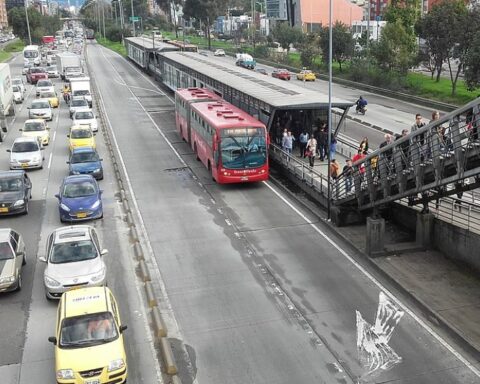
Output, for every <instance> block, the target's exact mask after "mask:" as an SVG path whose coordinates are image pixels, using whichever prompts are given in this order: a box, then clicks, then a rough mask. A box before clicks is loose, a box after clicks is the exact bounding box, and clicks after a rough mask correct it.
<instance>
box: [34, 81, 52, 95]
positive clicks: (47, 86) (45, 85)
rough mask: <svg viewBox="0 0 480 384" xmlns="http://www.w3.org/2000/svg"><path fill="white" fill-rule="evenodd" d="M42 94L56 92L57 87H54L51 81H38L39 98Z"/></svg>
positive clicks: (37, 92) (37, 91)
mask: <svg viewBox="0 0 480 384" xmlns="http://www.w3.org/2000/svg"><path fill="white" fill-rule="evenodd" d="M41 92H55V87H54V86H53V84H52V81H51V80H38V81H37V87H36V94H37V96H39V95H40V93H41Z"/></svg>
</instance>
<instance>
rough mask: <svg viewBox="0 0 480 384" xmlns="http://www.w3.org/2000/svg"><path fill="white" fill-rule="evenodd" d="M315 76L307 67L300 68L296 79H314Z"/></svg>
mask: <svg viewBox="0 0 480 384" xmlns="http://www.w3.org/2000/svg"><path fill="white" fill-rule="evenodd" d="M316 79H317V76H315V73H313V72H312V71H311V70H309V69H302V70H301V71H300V72H299V73H297V80H302V81H315V80H316Z"/></svg>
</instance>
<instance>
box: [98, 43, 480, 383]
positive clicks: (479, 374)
mask: <svg viewBox="0 0 480 384" xmlns="http://www.w3.org/2000/svg"><path fill="white" fill-rule="evenodd" d="M112 52H113V51H112ZM113 53H114V54H117V55H118V56H119V57H121V58H123V59H124V60H125V58H124V57H123V56H121V55H120V54H118V53H116V52H113ZM102 54H103V56H104V57H105V59H106V60H107V61H108V62H109V63H110V65H111V66H112V68H113V70H114V71H115V72H116V73H117V74H118V71H117V70H116V69H115V67H114V66H113V64H112V63H111V62H110V60H109V59H107V58H106V56H105V54H104V53H103V49H102ZM125 62H127V63H128V64H129V65H130V66H131V67H132V68H133V69H134V70H135V71H136V72H138V73H139V74H140V75H141V76H142V77H144V78H145V79H146V80H147V81H148V82H150V83H151V84H153V83H152V82H151V81H150V79H149V78H147V77H146V76H145V75H144V74H143V73H142V72H140V71H139V70H138V69H137V68H135V67H134V66H133V65H132V64H131V63H130V62H129V61H128V60H125ZM127 87H128V86H127ZM130 93H131V94H132V95H133V97H135V94H134V93H133V92H132V91H131V90H130ZM166 96H167V95H166ZM167 98H168V96H167ZM135 99H136V100H137V102H138V103H139V104H140V107H141V108H142V109H143V110H144V111H145V113H146V114H147V116H148V117H149V118H150V120H151V121H152V123H153V124H154V126H155V128H156V129H157V131H158V132H159V133H160V134H161V135H162V137H163V138H164V139H165V141H166V142H167V144H168V145H169V146H170V148H172V149H173V151H174V153H175V155H176V156H177V157H179V156H180V155H179V153H178V152H177V151H176V150H175V148H173V146H172V144H171V143H170V141H169V140H168V139H167V138H166V136H165V135H164V134H163V133H162V132H161V131H160V128H159V127H158V126H157V124H156V123H155V121H153V119H152V117H151V116H150V114H149V113H148V112H147V110H146V109H145V108H144V107H143V105H142V104H141V103H140V101H139V100H138V98H136V97H135ZM169 99H170V100H171V101H172V102H173V100H172V99H171V98H169ZM114 142H115V146H117V143H116V140H115V138H114ZM117 150H119V148H118V146H117ZM120 158H121V163H122V167H123V169H124V171H125V175H127V173H126V170H125V164H124V162H123V159H122V157H121V155H120ZM181 161H182V163H183V164H185V162H184V161H183V160H182V159H181ZM127 183H128V185H129V188H130V190H131V191H132V192H133V190H132V187H131V184H130V181H129V179H128V176H127ZM263 183H264V184H265V185H266V186H267V187H268V188H269V189H270V190H271V191H272V192H273V193H274V194H275V195H277V196H278V197H279V198H280V199H281V200H283V202H284V203H285V204H287V205H288V206H289V207H290V208H291V209H292V210H293V211H294V212H296V213H297V214H298V215H299V216H300V217H301V218H303V219H304V220H305V221H306V222H307V223H308V224H309V225H310V226H311V227H312V228H313V229H314V230H315V231H316V232H317V233H318V234H320V235H321V236H322V237H323V238H324V239H325V240H327V241H328V242H329V243H330V244H331V245H332V246H333V247H334V248H336V249H337V251H338V252H340V253H341V254H342V255H343V256H344V257H345V258H346V259H348V260H349V261H350V262H351V263H352V264H353V265H354V266H355V267H356V268H357V269H358V270H360V272H362V273H363V274H364V275H365V276H366V277H367V278H368V279H369V280H370V281H372V282H373V283H374V284H375V285H376V286H377V287H378V288H379V289H380V290H382V291H384V293H385V294H386V295H387V296H388V297H389V298H390V299H392V300H393V301H394V302H395V303H397V305H399V306H400V307H401V308H402V309H403V310H404V311H405V312H406V313H408V314H409V315H410V316H411V317H412V318H413V319H414V320H415V321H416V322H417V323H418V324H419V325H420V326H421V327H422V328H424V329H425V330H426V331H427V332H428V333H429V334H430V335H432V336H433V338H435V339H436V340H437V341H438V342H439V343H440V344H441V345H442V346H443V347H444V348H446V349H447V350H448V351H449V352H450V353H451V354H452V355H454V356H455V357H456V358H457V359H458V360H459V361H461V362H462V363H463V364H464V365H465V366H466V367H467V368H469V369H470V370H471V371H472V372H473V373H474V374H475V376H477V377H480V370H479V369H477V368H476V367H475V366H474V365H472V364H471V363H470V362H469V361H468V360H467V359H466V358H464V357H463V356H462V355H461V354H460V353H459V352H458V351H456V350H455V348H454V347H452V346H451V345H450V344H449V343H448V342H447V341H446V340H445V339H444V338H443V337H441V336H440V335H439V334H437V333H436V332H435V331H434V330H433V329H432V328H431V327H430V326H429V325H428V324H427V323H425V322H424V321H423V320H422V319H420V318H419V317H418V316H417V315H416V314H415V313H414V312H413V311H411V310H410V309H409V308H408V307H407V306H406V305H405V304H403V303H402V302H401V301H400V300H399V299H397V298H396V297H395V296H394V295H393V294H392V293H391V292H390V291H388V290H387V289H386V288H385V287H384V286H383V285H382V284H381V283H380V282H379V281H378V280H377V279H375V277H373V276H372V275H371V274H370V273H369V272H368V271H367V270H366V269H365V268H363V267H362V266H361V265H360V264H358V263H357V262H356V261H355V260H354V259H353V258H352V257H351V256H350V255H349V254H348V253H347V252H345V251H344V250H343V249H342V248H341V247H340V246H339V245H338V244H336V243H335V242H334V241H333V240H331V239H330V238H329V237H328V236H327V235H326V234H325V233H324V232H323V231H322V230H321V229H319V228H318V227H317V226H316V225H315V224H314V223H313V222H312V221H311V220H309V219H308V218H307V217H306V216H305V215H304V214H303V213H301V212H300V211H299V210H298V209H297V208H295V207H294V206H293V204H291V203H290V202H289V201H288V200H287V199H286V198H285V197H284V196H282V195H281V194H280V192H278V191H276V190H275V189H274V188H273V187H272V186H271V185H270V184H269V183H268V182H266V181H263ZM132 196H133V198H134V199H133V201H134V205H135V209H136V210H137V212H138V213H139V216H140V220H141V224H142V231H144V233H145V234H146V229H145V226H144V223H143V219H142V216H141V215H140V210H139V208H138V205H137V202H136V199H135V196H134V195H133V194H132ZM147 241H148V240H147ZM148 245H149V248H150V250H151V251H153V249H152V248H151V244H150V241H148ZM167 300H168V298H167ZM168 304H170V302H169V303H168Z"/></svg>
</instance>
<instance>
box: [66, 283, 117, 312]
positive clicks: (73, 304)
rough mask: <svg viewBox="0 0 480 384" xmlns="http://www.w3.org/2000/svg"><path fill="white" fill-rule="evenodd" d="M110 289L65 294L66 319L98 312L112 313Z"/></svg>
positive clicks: (92, 288)
mask: <svg viewBox="0 0 480 384" xmlns="http://www.w3.org/2000/svg"><path fill="white" fill-rule="evenodd" d="M110 294H111V292H110V289H109V288H108V287H105V286H102V287H88V288H79V289H72V290H70V291H67V292H65V293H64V294H63V296H62V299H63V313H62V316H64V317H74V316H81V315H86V314H89V313H97V312H105V311H108V312H110V308H111V303H110Z"/></svg>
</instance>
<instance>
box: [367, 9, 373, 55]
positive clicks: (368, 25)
mask: <svg viewBox="0 0 480 384" xmlns="http://www.w3.org/2000/svg"><path fill="white" fill-rule="evenodd" d="M371 5H372V4H371V0H367V7H368V9H367V44H366V48H367V55H368V45H369V44H370V11H371Z"/></svg>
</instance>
